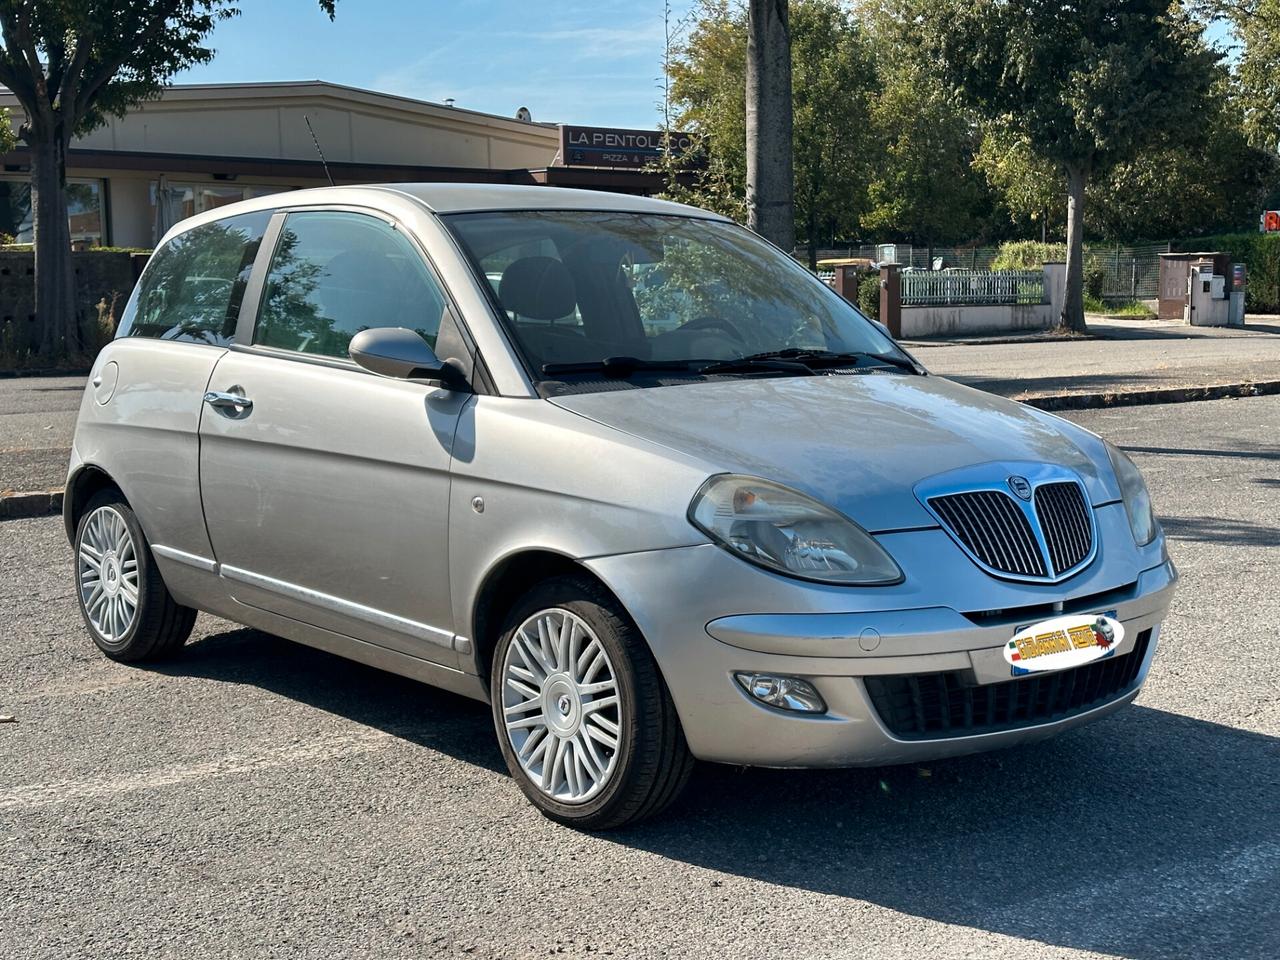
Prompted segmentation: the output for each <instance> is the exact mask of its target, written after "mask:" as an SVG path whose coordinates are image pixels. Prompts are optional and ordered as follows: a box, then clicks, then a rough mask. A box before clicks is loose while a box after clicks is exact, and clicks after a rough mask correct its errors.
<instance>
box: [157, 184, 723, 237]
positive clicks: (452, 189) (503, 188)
mask: <svg viewBox="0 0 1280 960" xmlns="http://www.w3.org/2000/svg"><path fill="white" fill-rule="evenodd" d="M404 199H408V200H410V201H413V202H416V203H417V204H418V205H419V206H421V207H425V208H426V209H427V210H429V211H431V212H432V213H463V212H482V211H494V210H606V211H615V210H616V211H618V212H621V213H651V214H667V215H668V216H680V217H700V218H704V219H709V220H727V219H728V218H727V217H722V216H721V215H720V214H717V213H712V212H711V211H710V210H703V209H701V208H699V207H691V206H688V205H687V204H683V203H673V202H671V201H670V200H657V199H654V198H653V197H637V196H632V195H630V194H626V193H607V192H605V191H602V190H573V189H568V188H565V187H539V186H525V185H517V184H505V183H378V184H367V185H356V186H340V187H313V188H310V189H306V190H289V191H286V192H283V193H273V194H267V195H266V196H261V197H255V198H253V199H252V200H242V201H240V202H238V203H229V204H226V205H225V206H221V207H217V208H216V209H213V210H207V211H205V212H204V213H198V214H196V215H195V216H193V217H187V218H186V219H183V220H180V221H178V223H177V224H175V225H174V226H173V227H172V228H170V230H169V231H168V232H167V233H166V235H165V237H164V240H166V241H167V240H168V239H169V238H170V237H173V236H177V235H178V234H181V233H185V232H186V231H188V230H190V229H191V228H193V227H198V226H201V225H202V224H206V223H212V222H214V221H217V220H225V219H226V218H227V217H233V216H236V215H237V214H241V213H252V212H254V211H256V210H274V209H277V208H288V207H300V206H311V205H317V204H330V203H332V204H335V205H343V204H358V205H362V206H370V207H373V208H374V209H378V208H382V207H386V206H387V205H388V203H392V204H394V202H395V200H401V201H403V200H404Z"/></svg>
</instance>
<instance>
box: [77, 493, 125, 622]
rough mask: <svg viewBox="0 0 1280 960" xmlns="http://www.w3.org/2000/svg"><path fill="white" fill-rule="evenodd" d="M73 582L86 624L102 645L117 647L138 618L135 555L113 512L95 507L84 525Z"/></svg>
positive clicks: (112, 510) (121, 518)
mask: <svg viewBox="0 0 1280 960" xmlns="http://www.w3.org/2000/svg"><path fill="white" fill-rule="evenodd" d="M76 579H77V582H78V583H79V585H80V602H81V603H82V604H83V605H84V611H85V615H86V617H87V618H88V620H89V623H90V624H91V625H92V626H93V629H94V630H96V631H97V632H98V635H99V636H100V637H101V638H102V639H103V640H104V641H106V642H108V643H118V642H119V641H120V640H121V638H123V637H124V635H125V634H127V633H128V632H129V628H130V627H132V626H133V621H134V619H135V618H136V617H137V615H138V555H137V552H136V549H135V547H134V543H133V537H132V536H131V535H130V534H129V527H128V525H127V524H126V523H125V521H124V517H122V516H121V515H120V514H119V513H118V512H117V511H116V510H115V509H114V508H112V507H99V508H98V509H97V510H95V511H94V512H93V513H91V514H90V515H89V518H88V520H86V521H85V525H84V533H83V534H82V535H81V537H80V548H79V550H78V551H77V552H76Z"/></svg>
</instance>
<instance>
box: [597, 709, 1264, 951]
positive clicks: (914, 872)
mask: <svg viewBox="0 0 1280 960" xmlns="http://www.w3.org/2000/svg"><path fill="white" fill-rule="evenodd" d="M1237 811H1248V814H1247V820H1248V823H1244V822H1242V821H1241V819H1240V818H1239V816H1238V815H1237V813H1236V812H1237ZM1277 823H1280V740H1278V739H1276V738H1273V737H1268V736H1263V735H1259V734H1255V733H1249V732H1246V731H1242V730H1237V729H1234V728H1231V727H1226V726H1221V725H1218V724H1214V723H1208V722H1205V721H1201V720H1195V719H1192V718H1190V717H1184V716H1180V715H1177V714H1172V713H1166V712H1164V711H1161V710H1154V709H1150V708H1145V707H1140V706H1139V707H1133V708H1130V709H1128V710H1126V711H1122V712H1121V713H1120V714H1118V715H1116V716H1114V717H1111V718H1108V719H1106V720H1103V721H1101V722H1099V723H1098V724H1096V725H1092V726H1090V727H1087V728H1083V729H1081V730H1077V731H1074V732H1071V733H1067V734H1064V735H1063V736H1061V737H1059V738H1057V739H1055V740H1051V741H1047V742H1045V743H1043V744H1040V745H1036V746H1028V747H1020V748H1016V749H1013V750H1007V751H1001V752H997V753H989V754H983V755H978V756H974V757H967V758H960V759H955V760H949V761H945V762H938V763H936V764H931V765H928V766H924V767H890V768H881V769H868V770H846V771H829V772H823V771H771V770H734V769H729V768H724V767H713V766H704V767H702V768H701V769H700V770H699V771H698V774H697V778H696V782H695V784H694V789H692V790H691V791H690V792H689V795H688V797H687V799H686V801H685V802H684V803H683V805H682V807H681V809H680V810H679V811H677V813H676V815H675V816H672V817H669V818H668V819H664V820H660V821H656V822H653V823H649V824H641V825H639V826H637V827H635V828H632V829H630V830H628V831H626V832H625V833H621V834H612V835H610V836H611V837H612V838H613V839H614V841H615V842H618V843H622V844H624V845H626V846H628V847H635V848H639V849H643V850H648V851H651V852H654V853H658V854H660V855H662V856H666V857H671V858H673V859H677V860H681V861H684V862H687V863H692V864H697V865H699V866H702V867H706V868H708V869H712V870H716V871H720V872H723V873H728V874H733V875H738V876H743V877H750V878H753V879H756V880H762V881H765V882H767V883H771V884H777V885H779V886H784V887H794V888H798V889H803V890H809V891H813V892H816V893H821V894H826V895H831V896H838V897H845V898H848V899H850V900H857V901H868V902H871V903H875V904H879V905H881V906H884V907H888V908H890V909H892V910H896V911H898V912H900V913H904V914H909V915H912V916H918V917H924V918H928V919H931V920H936V921H940V922H943V923H949V924H958V925H961V926H965V927H971V928H975V929H980V930H985V931H990V932H992V933H998V934H1004V935H1007V936H1012V937H1020V938H1025V939H1029V940H1035V941H1040V942H1043V943H1048V944H1053V945H1056V946H1060V947H1069V948H1073V949H1080V950H1092V951H1098V952H1102V953H1112V954H1118V955H1121V956H1126V957H1134V958H1140V960H1148V958H1150V960H1154V958H1163V957H1217V958H1228V957H1259V958H1262V957H1268V958H1274V957H1275V956H1277V955H1280V905H1278V904H1277V900H1276V898H1275V896H1274V891H1275V890H1276V889H1277V888H1278V887H1280V828H1277V826H1276V824H1277Z"/></svg>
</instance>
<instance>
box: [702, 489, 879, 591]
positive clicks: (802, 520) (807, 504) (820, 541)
mask: <svg viewBox="0 0 1280 960" xmlns="http://www.w3.org/2000/svg"><path fill="white" fill-rule="evenodd" d="M689 521H690V522H691V523H692V524H693V525H694V526H695V527H697V528H698V529H699V530H701V531H702V532H703V533H705V534H706V535H707V536H709V537H710V538H711V539H712V540H714V541H715V542H716V543H718V544H720V545H721V546H723V547H726V548H728V549H729V550H731V551H732V552H733V553H736V554H737V555H738V556H740V557H742V558H743V559H744V560H750V561H751V562H752V563H758V564H759V565H760V566H762V567H767V568H768V569H770V570H775V571H777V572H778V573H785V574H788V575H790V576H793V577H802V578H804V579H805V580H817V581H820V582H822V583H856V584H863V585H866V584H884V583H897V582H898V581H899V580H901V579H902V571H901V570H899V569H898V565H897V564H896V563H894V562H893V559H892V558H891V557H890V556H889V554H887V553H885V551H884V548H883V547H881V546H880V545H879V544H878V543H876V542H875V540H873V539H871V535H870V534H868V533H867V532H866V531H865V530H863V529H862V528H861V527H860V526H858V525H857V524H856V523H854V522H853V521H852V520H850V519H848V518H847V517H843V516H841V515H840V514H838V513H836V512H835V511H834V510H832V509H831V508H829V507H826V506H824V505H823V504H821V503H819V502H818V501H817V500H814V499H813V498H812V497H807V496H805V495H804V494H803V493H798V492H797V491H795V490H791V489H789V488H787V487H784V486H782V485H780V484H777V483H771V482H770V481H768V480H761V479H759V478H758V477H741V476H736V475H734V474H721V475H720V476H717V477H712V478H711V479H710V480H708V481H707V482H706V483H704V484H703V485H702V489H700V490H699V491H698V493H697V495H696V496H695V497H694V498H693V503H691V504H689Z"/></svg>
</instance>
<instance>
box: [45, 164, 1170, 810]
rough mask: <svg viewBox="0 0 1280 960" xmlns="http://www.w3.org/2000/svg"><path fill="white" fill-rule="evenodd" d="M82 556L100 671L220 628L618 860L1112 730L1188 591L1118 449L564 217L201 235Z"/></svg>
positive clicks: (154, 345) (155, 295)
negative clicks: (704, 823)
mask: <svg viewBox="0 0 1280 960" xmlns="http://www.w3.org/2000/svg"><path fill="white" fill-rule="evenodd" d="M65 521H66V528H67V534H68V536H69V538H70V539H71V541H72V543H73V545H74V550H75V557H76V563H75V570H76V573H75V576H76V594H77V596H78V598H79V600H80V604H81V607H82V610H83V613H84V619H85V622H86V624H87V627H88V630H89V633H90V635H91V637H92V639H93V641H94V642H95V643H96V644H97V645H98V647H99V648H101V650H102V651H103V652H104V653H106V654H107V655H108V656H110V657H113V658H115V659H117V660H121V661H129V662H136V661H147V660H151V659H155V658H158V657H162V656H167V655H171V654H173V653H175V652H177V651H178V649H179V648H180V647H181V646H182V645H183V643H184V641H185V640H186V638H187V636H188V634H189V633H190V631H191V628H192V622H193V620H194V618H195V616H196V611H198V610H203V611H208V612H210V613H214V614H217V615H220V616H223V617H227V618H229V619H231V620H234V621H237V622H239V623H243V624H248V625H250V626H253V627H257V628H259V629H261V630H264V631H268V632H270V633H273V634H278V635H280V636H283V637H287V638H290V639H292V640H295V641H298V642H301V643H304V644H309V645H311V646H315V647H318V648H320V649H323V650H328V651H331V652H333V653H337V654H340V655H342V656H345V657H350V658H352V659H355V660H359V661H363V662H365V663H368V664H372V665H374V666H377V667H381V668H384V669H386V670H390V671H393V672H395V673H400V674H404V675H406V676H409V677H415V678H417V679H420V680H423V681H426V682H427V683H431V684H435V685H437V686H440V687H443V688H445V689H448V690H452V691H455V692H458V693H461V694H464V695H466V696H469V697H474V698H476V699H479V700H487V701H488V702H489V703H491V705H492V709H493V718H494V724H495V730H496V733H497V739H498V744H499V747H500V749H501V751H502V753H503V755H504V757H505V758H506V762H507V765H508V767H509V768H510V770H511V773H512V776H513V777H514V778H515V780H516V782H517V783H518V784H519V786H520V788H521V789H522V790H523V791H524V793H525V794H526V795H527V796H528V798H529V799H530V800H531V801H532V803H533V804H534V806H536V807H537V808H538V809H539V810H541V811H542V812H543V813H545V814H546V815H548V816H550V817H552V818H554V819H556V820H559V821H561V822H564V823H569V824H574V825H577V826H580V827H583V828H593V829H594V828H607V827H613V826H617V825H620V824H624V823H628V822H631V821H634V820H636V819H638V818H641V817H645V816H648V815H652V814H654V813H657V812H658V811H660V810H662V809H663V808H664V807H666V806H667V805H668V804H669V803H670V802H671V801H672V800H673V799H674V798H675V797H676V796H677V795H678V794H679V793H680V790H681V787H682V786H683V785H684V783H685V781H686V778H687V777H688V775H689V771H690V769H691V766H692V764H693V762H694V760H695V759H702V760H708V761H717V762H722V763H733V764H759V765H767V766H780V767H787V766H795V767H823V766H845V765H855V764H886V763H902V762H911V761H920V760H925V759H928V758H935V757H943V756H951V755H956V754H962V753H969V752H972V751H977V750H985V749H990V748H994V747H1003V746H1009V745H1012V744H1020V743H1026V742H1029V741H1034V740H1037V739H1040V738H1043V737H1046V736H1049V735H1051V734H1054V733H1057V732H1059V731H1062V730H1065V729H1068V728H1070V727H1073V726H1076V725H1078V724H1081V723H1085V722H1088V721H1091V720H1095V719H1098V718H1099V717H1102V716H1104V715H1105V714H1107V713H1109V712H1111V711H1113V710H1116V709H1117V708H1119V707H1121V706H1122V705H1123V704H1125V703H1128V702H1129V701H1131V700H1132V699H1133V698H1134V697H1135V696H1136V695H1137V693H1138V690H1139V688H1140V686H1141V685H1142V683H1143V680H1144V679H1145V677H1146V674H1147V671H1148V668H1149V667H1150V664H1151V660H1152V657H1153V656H1154V654H1155V650H1156V644H1157V641H1158V638H1159V631H1160V624H1161V621H1162V620H1163V619H1164V617H1165V613H1166V610H1167V608H1168V604H1169V601H1170V597H1171V595H1172V593H1173V590H1174V584H1175V580H1176V573H1175V571H1174V568H1173V565H1172V563H1171V562H1170V560H1169V558H1168V556H1167V554H1166V552H1165V545H1164V539H1163V536H1162V534H1161V531H1160V528H1159V525H1158V524H1157V522H1156V520H1155V517H1154V516H1153V513H1152V508H1151V503H1150V499H1149V497H1148V495H1147V492H1146V488H1145V486H1144V484H1143V481H1142V478H1141V477H1140V476H1139V474H1138V472H1137V470H1136V469H1135V468H1134V466H1133V464H1132V463H1131V462H1130V461H1129V459H1128V458H1127V457H1126V456H1125V455H1124V454H1123V453H1121V452H1120V451H1118V450H1117V449H1115V448H1114V447H1112V446H1110V445H1109V444H1107V443H1105V442H1104V441H1103V440H1101V439H1099V438H1098V437H1096V436H1095V435H1093V434H1091V433H1089V432H1088V431H1085V430H1083V429H1081V428H1079V427H1077V426H1074V425H1072V424H1070V423H1068V422H1066V421H1063V420H1060V419H1058V418H1056V417H1053V416H1051V415H1049V414H1047V413H1042V412H1040V411H1037V410H1034V409H1031V408H1028V407H1024V406H1022V405H1020V404H1017V403H1012V402H1009V401H1006V400H1002V399H999V398H997V397H994V396H990V395H988V394H984V393H980V392H978V391H975V390H971V389H968V388H966V387H963V386H960V385H957V384H955V383H952V382H949V381H947V380H944V379H940V378H938V377H934V376H930V375H928V373H927V372H926V371H925V370H924V369H923V367H921V366H920V364H919V363H917V362H916V361H915V360H914V359H913V358H912V357H911V356H910V355H908V354H907V353H906V352H905V351H904V350H902V349H901V348H900V347H899V346H898V345H897V344H895V343H894V342H893V341H892V340H891V339H890V338H889V336H888V335H887V334H886V333H885V332H884V331H883V330H882V329H881V328H879V327H877V326H876V325H875V324H873V323H871V322H869V321H868V320H866V318H864V317H863V316H862V315H861V314H859V313H858V311H857V310H856V309H855V308H854V307H853V306H852V305H851V304H849V303H848V302H846V301H845V300H843V299H841V298H840V297H838V296H837V295H836V294H835V293H834V292H833V291H831V290H830V289H829V288H827V287H826V286H825V285H824V284H822V283H821V282H820V281H818V280H817V279H816V278H815V277H813V276H812V275H811V274H809V273H808V272H807V271H806V270H804V269H803V268H802V267H800V266H799V265H797V264H796V263H795V262H794V261H792V260H791V259H790V258H789V257H787V256H785V255H783V254H782V253H781V252H779V251H778V250H776V249H775V248H773V247H771V246H769V245H768V244H766V243H764V242H763V241H761V240H760V239H759V238H757V237H756V236H754V235H753V234H751V233H750V232H748V231H747V230H745V229H743V228H741V227H739V226H736V225H735V224H733V223H731V222H729V221H727V220H725V219H723V218H721V217H718V216H716V215H714V214H711V213H708V212H706V211H702V210H697V209H693V208H690V207H686V206H680V205H677V204H672V203H667V202H663V201H658V200H651V199H643V198H637V197H625V196H612V195H608V194H602V193H587V192H576V191H566V190H555V189H549V188H541V187H536V188H517V187H496V186H479V185H408V186H379V187H339V188H331V189H324V190H309V191H299V192H296V193H289V194H283V195H274V196H270V197H263V198H260V199H257V200H251V201H246V202H244V203H239V204H234V205H231V206H226V207H222V208H219V209H218V210H216V211H211V212H209V213H206V214H203V215H200V216H197V217H193V218H191V219H189V220H185V221H183V222H182V223H180V224H179V225H178V226H177V227H176V228H175V229H173V230H172V231H170V233H169V235H168V236H166V238H165V239H164V242H163V243H162V244H161V245H160V247H159V249H158V250H157V251H156V253H155V256H154V257H153V258H152V260H151V262H150V264H149V265H148V267H147V269H146V271H145V273H144V274H143V276H142V278H141V280H140V282H139V284H138V286H137V289H136V290H135V291H134V293H133V296H132V298H131V299H130V301H129V304H128V307H127V309H126V311H125V314H124V317H123V320H122V323H121V326H120V330H119V333H118V336H117V338H116V340H115V341H114V342H113V343H112V344H111V345H109V346H108V347H107V349H105V350H104V351H103V352H102V354H101V356H100V357H99V358H98V360H97V362H96V364H95V365H94V369H93V371H92V375H91V382H90V384H89V386H88V388H87V389H86V392H85V395H84V400H83V404H82V406H81V410H80V416H79V424H78V427H77V431H76V437H75V445H74V450H73V453H72V460H71V465H70V472H69V476H68V480H67V488H66V497H65Z"/></svg>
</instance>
